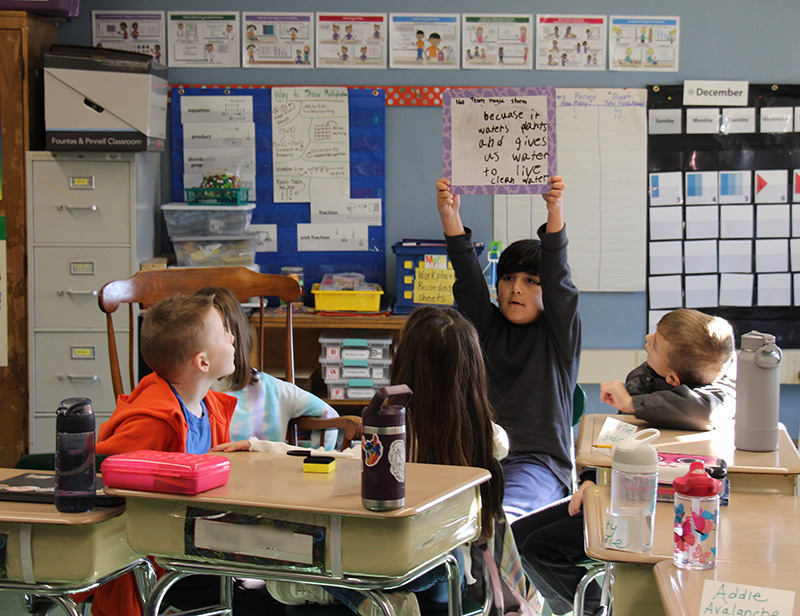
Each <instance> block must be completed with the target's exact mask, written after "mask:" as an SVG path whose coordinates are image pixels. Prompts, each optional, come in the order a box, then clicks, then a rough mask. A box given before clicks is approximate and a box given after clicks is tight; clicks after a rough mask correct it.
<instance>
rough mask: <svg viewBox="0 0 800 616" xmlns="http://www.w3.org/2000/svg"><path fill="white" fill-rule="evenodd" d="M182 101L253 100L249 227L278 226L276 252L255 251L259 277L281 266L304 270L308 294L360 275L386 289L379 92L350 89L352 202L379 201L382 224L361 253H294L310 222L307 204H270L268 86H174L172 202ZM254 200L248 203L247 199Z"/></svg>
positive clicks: (179, 168) (180, 171)
mask: <svg viewBox="0 0 800 616" xmlns="http://www.w3.org/2000/svg"><path fill="white" fill-rule="evenodd" d="M184 96H226V97H243V96H245V97H246V96H251V97H252V99H253V122H254V124H255V142H256V146H255V149H256V161H255V162H256V170H255V184H256V199H255V203H256V208H255V210H254V213H253V219H252V224H253V225H256V224H274V225H277V252H257V253H256V263H258V265H259V266H260V268H261V272H262V273H268V274H279V273H280V270H281V267H284V266H293V267H298V266H299V267H302V268H303V273H304V277H305V289H306V292H308V291H309V289H310V288H311V284H312V283H314V282H319V281H320V280H321V279H322V277H323V275H324V274H327V273H336V272H360V273H362V274H364V276H365V278H366V280H367V281H369V282H377V283H380V284H381V286H382V287H383V288H384V289H385V288H386V271H385V264H386V261H385V252H386V230H385V224H386V211H385V208H386V199H385V197H386V179H385V175H386V170H385V161H386V118H385V113H386V102H385V92H384V90H383V88H375V89H358V88H349V89H348V109H349V129H350V131H349V137H350V198H351V199H367V198H369V199H380V200H381V207H382V215H381V224H380V225H370V226H369V227H368V242H367V244H368V246H367V249H366V250H363V251H308V252H302V251H298V250H297V225H298V224H301V223H309V222H311V206H310V204H309V203H276V202H275V201H274V199H273V164H272V162H273V161H272V143H273V140H272V122H271V118H272V96H271V87H270V86H255V87H253V86H173V89H172V108H171V116H170V117H171V130H172V200H173V201H174V202H183V201H185V200H186V199H185V194H184V127H183V123H182V119H181V98H182V97H184ZM251 201H252V199H251Z"/></svg>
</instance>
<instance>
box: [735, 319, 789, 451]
mask: <svg viewBox="0 0 800 616" xmlns="http://www.w3.org/2000/svg"><path fill="white" fill-rule="evenodd" d="M781 358H782V355H781V350H780V348H778V346H777V345H776V344H775V336H773V335H771V334H762V333H759V332H756V331H751V332H749V333H747V334H742V350H741V351H739V353H738V355H737V359H738V361H737V366H736V420H735V424H734V431H733V444H734V445H735V446H736V449H744V450H745V451H775V450H776V449H777V448H778V435H779V429H778V412H779V410H780V387H781V383H780V365H781Z"/></svg>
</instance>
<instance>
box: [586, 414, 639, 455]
mask: <svg viewBox="0 0 800 616" xmlns="http://www.w3.org/2000/svg"><path fill="white" fill-rule="evenodd" d="M635 433H636V426H634V425H633V424H629V423H626V422H624V421H620V420H619V419H614V418H613V417H606V420H605V421H604V422H603V426H602V427H601V428H600V434H599V435H598V436H597V441H596V442H595V443H594V446H595V447H600V446H601V445H608V446H613V445H614V443H618V442H620V441H624V440H625V439H626V438H628V437H630V436H632V435H633V434H635ZM602 449H609V450H610V447H602Z"/></svg>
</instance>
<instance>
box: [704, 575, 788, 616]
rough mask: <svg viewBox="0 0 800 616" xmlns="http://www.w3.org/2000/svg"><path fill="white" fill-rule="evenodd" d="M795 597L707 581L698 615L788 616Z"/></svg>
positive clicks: (759, 587)
mask: <svg viewBox="0 0 800 616" xmlns="http://www.w3.org/2000/svg"><path fill="white" fill-rule="evenodd" d="M794 594H795V593H794V592H793V591H791V590H780V589H778V588H763V587H761V586H750V585H749V584H735V583H733V582H722V581H719V580H706V581H705V582H704V583H703V595H702V597H701V599H700V614H701V616H702V615H703V614H720V615H725V614H729V615H734V614H769V615H770V616H791V614H792V610H793V607H794Z"/></svg>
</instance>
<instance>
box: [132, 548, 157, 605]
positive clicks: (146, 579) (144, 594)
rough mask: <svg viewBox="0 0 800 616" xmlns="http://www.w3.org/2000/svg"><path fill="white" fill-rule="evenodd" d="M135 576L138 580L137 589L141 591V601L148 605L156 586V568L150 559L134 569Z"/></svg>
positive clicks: (143, 560) (144, 560)
mask: <svg viewBox="0 0 800 616" xmlns="http://www.w3.org/2000/svg"><path fill="white" fill-rule="evenodd" d="M133 575H134V577H135V578H136V588H137V589H138V591H139V599H140V601H141V602H142V605H147V600H148V599H149V598H150V595H151V594H153V587H154V586H155V585H156V568H155V567H154V566H153V563H151V562H150V561H149V560H148V559H146V558H144V559H142V561H141V562H140V563H139V564H138V565H137V566H136V567H135V568H134V570H133Z"/></svg>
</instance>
